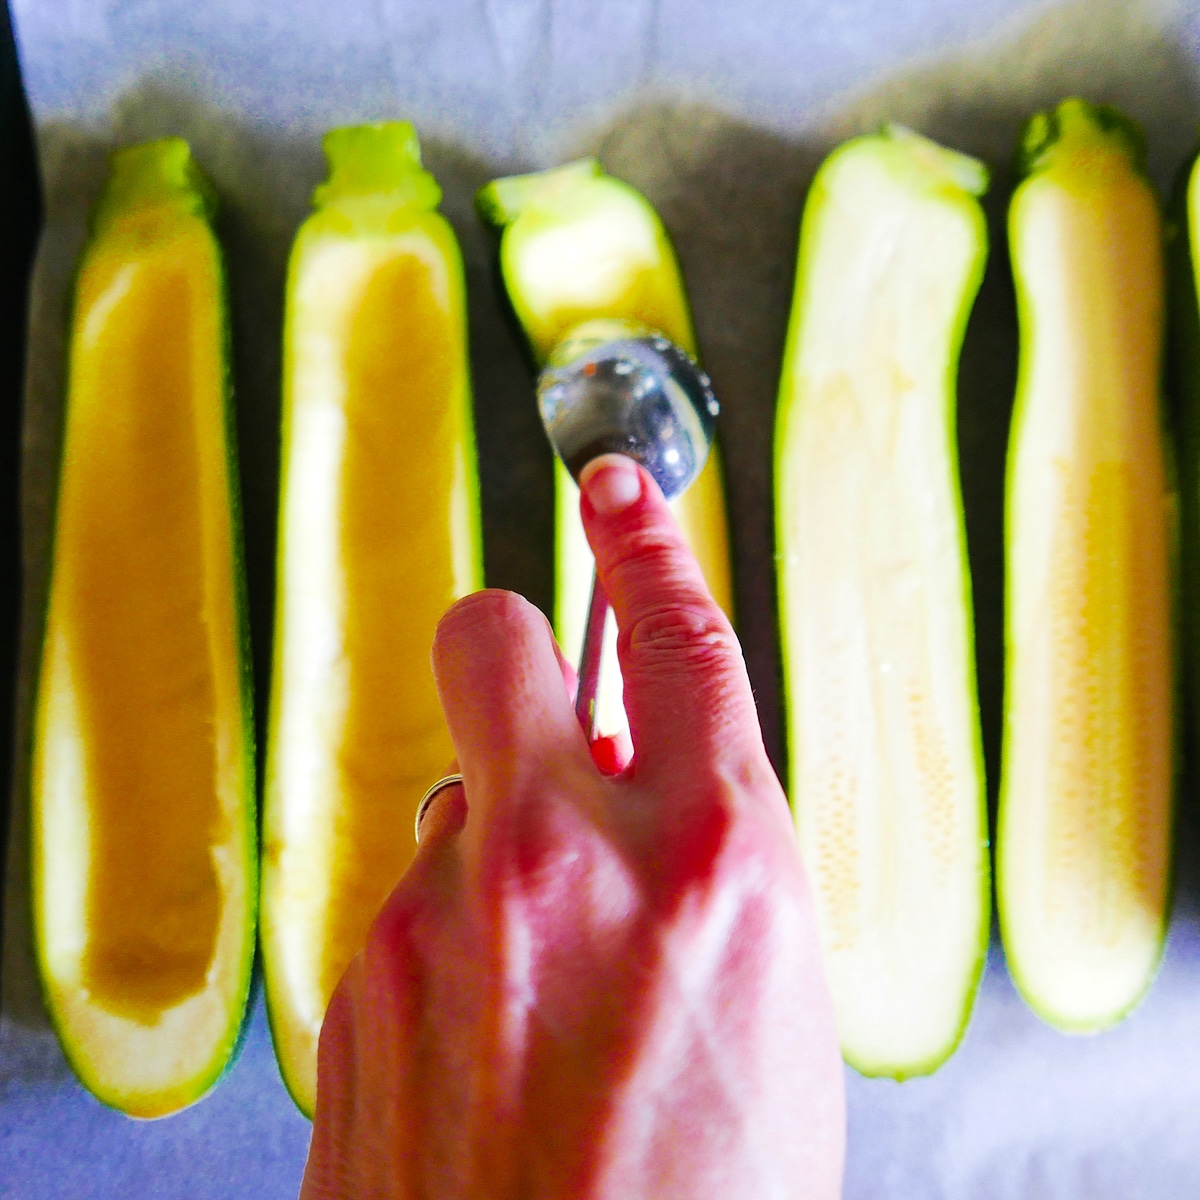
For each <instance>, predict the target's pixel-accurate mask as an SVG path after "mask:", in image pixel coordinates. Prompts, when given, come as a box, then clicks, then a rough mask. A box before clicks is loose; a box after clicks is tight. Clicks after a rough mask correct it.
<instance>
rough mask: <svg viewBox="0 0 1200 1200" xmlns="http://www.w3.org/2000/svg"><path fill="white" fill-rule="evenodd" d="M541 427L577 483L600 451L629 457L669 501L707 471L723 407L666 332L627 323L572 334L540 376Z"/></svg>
mask: <svg viewBox="0 0 1200 1200" xmlns="http://www.w3.org/2000/svg"><path fill="white" fill-rule="evenodd" d="M537 391H538V408H539V410H540V412H541V417H542V424H543V425H544V426H545V428H546V434H547V436H548V437H549V438H550V444H551V445H552V446H553V447H554V450H555V452H556V453H557V454H558V456H559V458H561V459H562V461H563V464H564V465H565V466H566V468H567V470H568V471H569V472H570V473H571V476H572V477H573V478H574V479H575V480H577V481H578V479H579V473H580V471H582V470H583V468H584V467H585V466H586V465H587V464H588V463H589V462H591V460H592V459H593V458H596V457H597V456H598V455H601V454H610V453H617V454H626V455H628V456H629V457H630V458H632V459H634V460H635V461H637V462H639V463H641V465H642V466H643V467H645V468H646V470H647V471H648V472H649V473H650V475H651V476H652V477H653V479H654V481H655V483H657V484H658V486H659V487H660V488H661V489H662V492H663V495H664V496H666V497H667V499H668V500H670V499H674V497H676V496H678V495H680V493H682V492H683V491H684V490H685V489H686V488H687V487H688V485H689V484H690V483H691V482H692V481H693V480H694V479H695V478H696V476H697V475H699V474H700V470H701V468H702V467H703V466H704V463H705V460H706V459H707V458H708V451H709V447H710V446H711V445H712V437H713V431H714V429H715V427H716V419H717V414H718V413H719V412H720V405H718V403H717V398H716V396H715V395H713V390H712V384H711V382H710V380H709V378H708V376H707V375H706V374H705V373H704V372H703V371H702V370H701V369H700V368H699V367H698V366H697V365H696V363H695V362H694V361H693V360H692V358H691V357H690V356H689V355H688V354H687V353H686V351H684V350H681V349H680V348H679V347H678V346H676V345H675V344H674V342H671V341H669V340H668V339H667V338H665V337H663V336H662V335H661V334H659V333H656V332H654V331H653V330H651V329H646V328H645V327H643V326H639V325H633V324H631V323H629V322H627V321H612V320H594V321H587V322H585V323H584V324H582V325H578V326H576V327H575V328H574V329H573V330H571V331H570V332H569V333H568V334H567V336H566V337H565V338H563V340H562V341H560V342H559V343H558V344H557V345H556V346H555V347H554V349H553V350H551V352H550V356H549V358H548V359H547V362H546V366H545V369H544V370H543V371H542V373H541V375H540V376H539V377H538V389H537Z"/></svg>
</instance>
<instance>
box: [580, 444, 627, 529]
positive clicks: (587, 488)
mask: <svg viewBox="0 0 1200 1200" xmlns="http://www.w3.org/2000/svg"><path fill="white" fill-rule="evenodd" d="M579 486H580V487H581V488H583V494H584V495H585V496H586V497H587V498H588V501H589V502H590V503H591V506H592V509H593V511H595V512H597V513H599V514H600V515H601V516H605V517H611V516H615V515H616V514H617V513H619V512H620V511H621V510H622V509H626V508H628V507H629V506H630V505H631V504H632V503H633V502H634V501H635V500H636V499H637V498H638V497H639V496H640V495H641V494H642V478H641V476H640V475H639V474H638V469H637V463H635V462H634V461H633V459H632V458H626V457H625V455H624V454H602V455H601V456H600V457H599V458H595V459H593V460H592V461H591V462H590V463H588V465H587V466H586V467H584V468H583V472H582V473H581V474H580V476H579Z"/></svg>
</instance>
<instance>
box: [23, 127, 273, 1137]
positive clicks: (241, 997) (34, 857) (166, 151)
mask: <svg viewBox="0 0 1200 1200" xmlns="http://www.w3.org/2000/svg"><path fill="white" fill-rule="evenodd" d="M155 208H161V209H162V210H163V211H173V212H176V213H178V214H180V215H183V216H191V217H196V218H199V219H200V220H201V221H202V222H203V224H204V226H205V235H206V238H207V240H208V243H209V248H210V251H211V254H212V256H213V260H214V266H215V274H216V281H215V282H216V294H215V296H214V297H213V299H214V301H215V304H216V306H217V324H218V330H219V338H220V347H219V358H220V372H221V373H220V407H221V412H220V430H219V437H220V438H221V444H222V450H223V456H224V462H225V482H226V487H227V491H226V497H225V499H226V502H227V517H228V522H229V525H228V529H229V546H228V551H229V555H230V560H231V561H230V569H231V584H232V593H233V595H232V599H233V620H234V626H235V628H234V630H233V631H232V632H233V640H234V645H235V647H236V649H235V654H236V663H235V664H234V667H235V674H236V680H237V689H238V700H237V705H238V713H239V724H240V736H239V737H238V738H237V743H238V745H237V759H238V762H239V769H240V778H241V789H240V803H239V806H238V812H239V820H238V822H237V824H238V825H239V826H240V838H241V847H242V861H241V862H240V869H241V871H242V874H243V877H244V888H245V899H244V904H243V911H242V922H241V937H240V947H239V951H238V955H237V961H236V963H235V964H234V966H233V973H234V977H235V981H236V982H235V983H234V985H233V986H232V987H230V988H229V989H228V994H227V997H226V1008H227V1011H228V1014H229V1016H228V1022H227V1024H226V1028H225V1031H224V1033H223V1035H222V1037H221V1038H220V1039H219V1041H218V1042H217V1043H215V1044H214V1046H213V1051H212V1055H211V1057H210V1059H209V1061H208V1065H207V1066H206V1068H205V1069H203V1070H202V1071H199V1072H197V1073H196V1074H195V1075H194V1076H193V1077H191V1078H190V1079H184V1080H181V1081H180V1082H179V1084H178V1086H176V1087H175V1088H173V1089H171V1098H170V1099H169V1101H166V1102H164V1101H163V1100H162V1099H161V1096H160V1097H159V1098H156V1099H153V1100H151V1101H149V1102H148V1101H147V1100H146V1098H145V1097H144V1096H139V1097H131V1096H130V1095H127V1094H125V1093H123V1092H122V1091H121V1090H119V1089H116V1088H114V1087H113V1086H112V1085H111V1084H110V1083H109V1081H108V1080H106V1079H105V1077H104V1076H103V1075H102V1074H100V1073H98V1072H97V1070H96V1069H95V1067H94V1065H93V1063H92V1062H91V1060H90V1058H89V1056H88V1052H87V1048H86V1047H85V1046H82V1045H80V1044H78V1043H77V1042H76V1040H75V1036H74V1034H73V1032H72V1030H71V1029H70V1027H69V1025H68V1023H67V1022H66V1020H65V1018H64V1014H63V1013H62V1012H61V1011H60V1009H59V1006H58V1004H57V1003H56V1001H55V997H54V989H53V987H52V984H51V969H50V951H49V942H48V935H47V928H46V920H47V910H48V908H49V907H50V904H51V903H52V901H51V898H50V897H49V896H48V895H47V892H46V879H45V877H46V861H47V856H49V855H52V854H53V853H54V850H53V849H52V847H51V846H50V845H49V844H48V841H47V838H46V837H45V831H44V830H43V828H42V824H41V814H42V811H43V806H44V803H45V800H44V797H43V795H42V792H41V786H40V774H41V773H40V771H38V770H37V769H36V766H35V768H34V769H31V771H30V781H29V800H30V809H31V813H30V816H31V819H30V855H31V872H30V874H31V885H32V907H33V930H34V936H33V941H34V951H35V956H36V958H37V962H38V967H39V983H40V986H41V992H42V998H43V1003H44V1005H45V1009H46V1012H47V1015H48V1017H49V1019H50V1022H51V1025H52V1026H53V1028H54V1030H55V1032H56V1034H57V1035H58V1038H59V1042H60V1045H61V1047H62V1050H63V1053H64V1056H65V1058H66V1060H67V1062H68V1064H69V1065H70V1066H71V1068H72V1070H73V1071H74V1073H75V1074H76V1076H77V1077H78V1078H79V1080H80V1082H81V1083H82V1084H83V1085H84V1087H86V1088H87V1089H88V1090H89V1091H90V1092H91V1093H92V1094H93V1095H94V1096H95V1097H96V1099H97V1100H99V1101H100V1102H101V1103H102V1104H104V1105H106V1106H107V1107H109V1108H112V1109H114V1110H116V1111H118V1112H122V1113H125V1114H127V1115H130V1116H134V1117H139V1118H155V1117H161V1116H167V1115H170V1114H172V1113H174V1112H176V1111H179V1110H180V1109H181V1108H184V1107H187V1106H189V1105H191V1104H194V1103H196V1102H197V1101H199V1100H201V1099H203V1097H204V1096H205V1095H207V1094H208V1093H209V1092H210V1091H211V1090H212V1089H213V1088H214V1087H215V1086H216V1085H217V1084H218V1083H219V1082H220V1080H221V1079H222V1078H223V1077H224V1076H225V1075H226V1074H227V1073H228V1071H229V1070H230V1069H231V1068H232V1066H233V1065H234V1064H235V1063H236V1061H237V1059H238V1057H239V1055H240V1053H241V1050H242V1047H243V1046H244V1044H245V1040H246V1036H247V1033H248V1030H249V1023H250V1019H251V1015H252V1013H251V1008H250V998H251V994H252V987H253V981H254V961H255V954H256V936H255V935H256V918H257V911H258V813H257V804H256V745H255V724H254V679H253V659H252V654H251V642H250V623H249V616H248V603H247V595H246V571H245V556H244V540H243V533H242V506H241V489H240V484H239V478H240V477H239V469H238V453H237V435H236V413H235V408H234V396H233V384H232V376H231V373H230V363H231V361H232V354H231V328H230V325H231V323H230V319H229V302H228V295H229V289H228V278H227V272H226V268H225V261H224V256H223V254H222V251H221V246H220V243H219V241H218V240H217V237H216V234H215V231H214V229H213V222H214V220H215V216H216V210H217V197H216V193H215V190H214V189H213V186H212V184H211V182H210V181H209V180H208V178H207V176H206V175H205V174H204V173H203V171H202V170H201V169H200V167H199V166H198V165H197V163H196V162H195V160H194V159H193V157H192V154H191V150H190V147H189V146H188V144H187V142H186V141H184V140H183V139H181V138H173V137H170V138H163V139H159V140H157V141H153V142H147V143H143V144H140V145H136V146H132V147H128V148H126V149H123V150H119V151H117V152H116V153H114V155H113V156H112V159H111V172H110V176H109V179H108V181H107V183H106V186H105V188H104V189H103V191H102V192H101V195H100V198H99V200H98V201H97V204H96V207H95V209H94V210H93V212H92V215H91V222H90V229H89V236H88V240H87V243H86V245H85V247H84V250H83V252H82V254H81V256H80V261H79V264H78V267H77V271H76V290H77V289H78V280H79V277H80V274H81V273H82V271H83V269H84V266H85V265H86V263H87V262H88V259H89V257H90V255H91V254H92V253H93V252H94V251H95V250H96V249H97V248H98V247H100V246H102V245H103V242H104V239H105V237H106V235H107V234H108V233H109V231H110V229H113V228H114V227H116V226H118V225H119V224H120V223H121V222H122V221H123V220H124V219H125V218H126V217H128V216H129V215H130V214H132V213H136V212H138V211H139V210H153V209H155ZM76 301H77V296H76V297H75V298H73V300H72V305H71V308H72V313H73V314H74V312H75V309H76V307H77V303H76ZM73 319H74V317H73ZM71 340H73V339H71ZM72 361H73V357H72V355H71V354H70V352H68V362H67V370H66V372H65V377H66V379H68V380H69V379H70V375H71V363H72ZM66 406H67V411H68V413H69V410H70V395H69V388H68V395H67V397H66ZM67 450H68V438H67V435H66V433H64V436H63V438H62V439H61V441H60V443H59V446H58V455H59V458H58V464H57V477H58V488H57V490H56V501H55V506H54V510H53V511H52V514H51V531H50V574H49V585H48V595H49V596H52V595H53V587H54V574H55V558H56V552H57V548H58V538H57V536H56V535H57V528H58V516H59V513H58V496H59V495H61V489H62V486H63V478H64V473H65V471H66V469H67ZM41 619H42V627H41V629H40V630H39V634H38V639H39V642H40V643H41V647H42V652H41V654H40V656H39V662H38V667H37V671H36V675H35V678H34V682H33V688H32V692H33V697H34V700H33V709H34V719H33V721H32V727H31V731H30V744H29V747H28V756H29V759H30V761H31V763H33V764H36V763H37V762H38V759H39V755H40V753H41V747H42V743H43V740H44V738H45V734H46V716H45V713H44V712H43V709H42V698H43V684H44V683H45V682H46V657H47V649H48V638H49V632H50V630H49V603H47V607H46V610H44V611H43V613H42V614H41Z"/></svg>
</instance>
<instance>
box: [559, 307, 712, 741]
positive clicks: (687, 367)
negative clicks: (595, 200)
mask: <svg viewBox="0 0 1200 1200" xmlns="http://www.w3.org/2000/svg"><path fill="white" fill-rule="evenodd" d="M537 396H538V408H539V410H540V412H541V415H542V424H543V425H544V426H545V427H546V434H547V436H548V437H549V439H550V444H551V446H553V447H554V451H555V453H556V454H557V455H558V457H559V458H561V459H562V461H563V465H564V466H565V467H566V468H567V470H568V471H569V472H570V473H571V476H572V478H573V479H575V481H576V482H578V481H579V473H580V472H581V471H582V470H583V468H584V467H585V466H586V465H587V464H588V463H589V462H591V460H592V459H593V458H596V457H598V456H599V455H601V454H611V453H617V454H627V455H628V456H629V457H630V458H632V459H634V461H636V462H638V463H640V464H641V465H642V466H643V467H645V468H646V470H647V471H649V473H650V475H651V476H652V477H653V479H654V481H655V483H657V484H658V486H659V487H660V488H661V489H662V492H663V495H664V496H666V498H667V499H668V500H672V499H674V498H675V497H676V496H678V495H680V494H681V493H682V492H683V491H684V490H685V489H686V488H687V487H688V486H689V485H690V484H691V483H692V481H693V480H694V479H695V478H696V476H697V475H699V474H700V469H701V468H702V467H703V466H704V463H705V460H706V459H707V458H708V451H709V447H710V446H711V445H712V438H713V430H714V428H715V426H716V420H717V414H718V413H719V412H720V411H721V410H720V405H719V404H718V403H717V398H716V396H714V395H713V391H712V385H711V383H710V381H709V378H708V376H707V375H706V374H705V373H704V372H703V371H702V370H701V369H700V368H699V367H698V366H697V365H696V363H695V362H694V361H693V359H692V358H691V357H690V356H689V355H688V354H687V352H686V351H684V350H681V349H680V348H679V347H678V346H677V345H675V343H674V342H671V341H669V340H668V339H667V338H665V337H663V336H662V334H660V333H657V332H656V331H654V330H652V329H647V328H646V327H645V326H641V325H635V324H632V323H630V322H628V321H614V320H593V321H585V322H584V323H583V324H581V325H577V326H576V327H575V328H574V329H572V330H571V331H570V332H569V333H568V334H567V335H566V336H565V337H564V338H563V339H562V340H561V341H560V342H558V344H557V345H556V346H555V347H554V349H553V350H551V351H550V354H549V356H548V358H547V360H546V366H545V367H544V368H543V370H542V373H541V374H540V375H539V376H538V382H537ZM607 617H608V600H607V598H606V597H605V595H604V590H603V588H601V586H600V580H599V578H598V577H597V576H593V577H592V598H591V601H590V603H589V605H588V616H587V626H586V629H585V632H584V637H583V649H582V651H581V652H580V656H579V691H578V693H577V694H576V699H575V715H576V716H577V717H578V718H579V723H580V724H581V725H582V726H583V731H584V734H585V735H586V736H587V739H588V741H589V742H590V741H592V739H593V735H594V733H595V723H596V690H597V687H598V686H599V682H600V658H601V650H602V647H603V644H604V622H605V620H606V619H607Z"/></svg>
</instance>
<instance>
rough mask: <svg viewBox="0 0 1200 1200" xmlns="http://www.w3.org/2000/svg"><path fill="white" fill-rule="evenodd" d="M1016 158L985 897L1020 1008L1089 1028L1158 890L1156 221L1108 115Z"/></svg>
mask: <svg viewBox="0 0 1200 1200" xmlns="http://www.w3.org/2000/svg"><path fill="white" fill-rule="evenodd" d="M1020 159H1021V163H1020V165H1021V169H1022V174H1023V176H1024V180H1023V182H1022V183H1021V184H1020V186H1019V187H1018V188H1017V190H1016V193H1015V194H1014V196H1013V200H1012V206H1011V208H1010V210H1009V242H1010V246H1011V251H1012V264H1013V275H1014V278H1015V281H1016V288H1017V307H1018V313H1019V317H1020V333H1021V358H1020V368H1019V374H1018V385H1017V398H1016V407H1015V410H1014V414H1013V427H1012V435H1011V438H1010V443H1009V464H1008V492H1007V513H1006V522H1007V527H1006V543H1007V550H1006V554H1007V563H1006V567H1007V570H1006V576H1007V585H1006V587H1007V597H1006V648H1007V649H1006V652H1007V659H1008V669H1007V674H1006V685H1005V714H1004V720H1005V724H1004V754H1003V767H1002V778H1001V795H1000V814H999V830H998V838H997V840H998V851H997V895H998V901H999V908H1000V922H1001V929H1002V933H1003V937H1004V946H1005V953H1006V955H1007V959H1008V966H1009V971H1010V973H1011V974H1012V977H1013V980H1014V981H1015V983H1016V985H1017V987H1018V989H1019V990H1020V992H1021V994H1022V995H1023V996H1024V997H1025V999H1026V1000H1027V1001H1028V1003H1029V1004H1030V1006H1031V1007H1032V1008H1033V1009H1034V1010H1035V1011H1036V1012H1037V1013H1038V1014H1039V1015H1040V1016H1041V1017H1043V1018H1044V1019H1045V1020H1047V1021H1048V1022H1050V1023H1051V1024H1053V1025H1055V1026H1057V1027H1059V1028H1061V1029H1066V1030H1075V1031H1081V1032H1084V1031H1090V1030H1096V1029H1102V1028H1104V1027H1105V1026H1108V1025H1111V1024H1112V1023H1114V1022H1115V1021H1117V1020H1119V1019H1120V1018H1121V1016H1122V1015H1123V1014H1125V1013H1126V1012H1128V1011H1129V1009H1130V1008H1131V1007H1133V1005H1135V1004H1136V1003H1137V1001H1138V1000H1139V999H1140V998H1141V996H1142V995H1143V994H1144V993H1145V991H1146V989H1147V987H1148V986H1149V984H1150V981H1151V979H1152V978H1153V975H1154V972H1155V969H1156V967H1157V964H1158V961H1159V958H1160V955H1161V953H1162V946H1163V938H1164V933H1165V928H1166V920H1167V914H1168V904H1169V894H1170V887H1169V884H1170V845H1171V816H1172V795H1173V752H1172V741H1173V731H1174V716H1173V655H1174V652H1173V649H1172V644H1173V625H1172V613H1171V603H1172V599H1171V598H1172V578H1171V574H1172V566H1171V562H1172V530H1173V495H1172V491H1171V487H1170V484H1169V471H1168V460H1167V456H1166V447H1165V442H1164V431H1163V422H1162V413H1161V409H1160V390H1159V389H1160V370H1161V354H1162V335H1163V319H1164V279H1163V228H1162V221H1161V217H1160V213H1159V205H1158V201H1157V198H1156V196H1155V194H1154V190H1153V188H1152V186H1151V184H1150V183H1149V181H1148V180H1147V178H1146V176H1145V173H1144V167H1143V148H1142V141H1141V136H1140V134H1139V133H1138V131H1137V130H1136V129H1135V128H1134V127H1133V126H1132V125H1131V124H1130V123H1129V122H1128V121H1127V120H1126V119H1125V118H1123V117H1122V116H1120V114H1118V113H1116V112H1114V111H1113V110H1112V109H1109V108H1100V107H1092V106H1091V105H1089V104H1086V103H1084V102H1083V101H1080V100H1066V101H1064V102H1063V103H1062V104H1060V105H1059V106H1058V108H1057V109H1055V110H1054V111H1052V112H1046V113H1042V114H1040V115H1038V116H1036V117H1035V118H1034V119H1033V120H1032V121H1031V122H1030V124H1029V126H1028V128H1027V130H1026V132H1025V135H1024V138H1023V141H1022V146H1021V154H1020Z"/></svg>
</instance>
